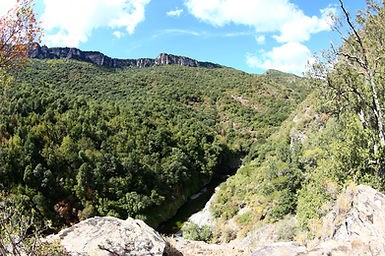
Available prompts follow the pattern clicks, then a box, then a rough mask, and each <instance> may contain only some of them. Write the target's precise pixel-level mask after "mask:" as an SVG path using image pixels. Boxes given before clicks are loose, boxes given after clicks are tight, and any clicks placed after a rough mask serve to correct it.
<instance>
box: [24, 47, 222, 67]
mask: <svg viewBox="0 0 385 256" xmlns="http://www.w3.org/2000/svg"><path fill="white" fill-rule="evenodd" d="M28 56H29V58H32V59H74V60H79V61H85V62H89V63H93V64H96V65H98V66H103V67H107V68H124V67H138V68H146V67H152V66H163V65H181V66H187V67H205V68H220V67H222V66H221V65H218V64H214V63H211V62H202V61H197V60H194V59H191V58H189V57H185V56H177V55H172V54H168V53H161V54H159V55H158V57H156V58H155V59H151V58H139V59H117V58H111V57H109V56H107V55H104V54H103V53H101V52H97V51H82V50H79V49H77V48H70V47H53V48H49V47H47V46H45V45H43V46H40V45H39V44H35V45H34V46H33V47H32V48H31V50H30V52H29V55H28Z"/></svg>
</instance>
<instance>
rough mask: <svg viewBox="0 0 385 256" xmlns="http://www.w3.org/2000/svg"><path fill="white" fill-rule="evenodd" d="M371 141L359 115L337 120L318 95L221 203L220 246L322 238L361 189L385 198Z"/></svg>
mask: <svg viewBox="0 0 385 256" xmlns="http://www.w3.org/2000/svg"><path fill="white" fill-rule="evenodd" d="M370 136H371V135H370V133H368V132H366V131H365V130H364V129H363V127H362V125H361V123H360V121H359V120H358V118H357V117H356V116H354V115H352V114H349V113H346V114H340V115H338V116H333V115H331V114H327V113H326V112H325V107H324V105H322V102H321V101H320V97H319V95H318V94H317V93H312V94H311V95H309V96H308V98H307V99H306V100H305V101H304V102H303V103H301V104H300V105H299V107H298V108H297V109H296V110H295V111H294V112H293V113H292V114H291V115H290V117H289V118H288V119H287V120H286V121H285V122H283V123H282V125H281V127H280V128H279V130H277V131H276V132H275V133H273V134H272V135H271V136H270V137H269V138H268V139H267V140H266V143H260V144H258V143H255V144H254V145H253V146H252V147H251V150H250V152H249V155H248V156H247V158H246V160H245V162H244V165H243V166H242V167H241V168H240V169H239V170H238V171H237V173H236V174H235V175H234V176H232V177H230V178H229V179H228V180H227V181H226V182H225V183H224V184H222V185H221V186H220V189H219V190H218V191H217V193H216V194H215V195H214V198H213V199H212V204H211V211H212V214H213V216H214V217H215V218H216V225H215V226H214V228H213V232H214V238H215V239H216V240H217V241H220V242H228V241H230V240H234V239H238V240H242V241H243V242H244V243H246V244H248V245H249V246H257V245H260V244H263V243H266V242H273V241H293V240H296V241H303V240H304V239H305V238H306V237H314V238H319V237H320V235H321V234H320V231H321V227H322V218H323V217H324V216H325V214H326V213H327V212H328V211H329V210H330V207H331V206H332V205H333V202H334V201H335V200H336V198H337V196H338V194H339V193H340V191H341V190H342V189H343V188H344V187H345V186H346V184H349V183H350V182H351V181H354V182H356V183H358V184H369V185H371V186H373V187H375V188H377V189H380V190H382V188H383V185H382V184H383V178H382V175H381V172H380V171H379V170H377V169H375V165H374V164H373V162H372V164H370V163H371V160H370V159H373V146H372V145H371V144H370V141H371V140H370V138H371V137H370Z"/></svg>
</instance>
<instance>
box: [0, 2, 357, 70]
mask: <svg viewBox="0 0 385 256" xmlns="http://www.w3.org/2000/svg"><path fill="white" fill-rule="evenodd" d="M15 1H16V0H0V14H4V12H5V11H6V10H7V9H8V8H10V6H12V5H13V4H14V2H15ZM35 2H36V5H35V9H36V12H37V13H38V17H39V19H40V20H41V22H42V24H43V27H44V29H45V37H44V39H43V43H44V44H46V45H48V46H70V47H78V48H80V49H82V50H96V51H100V52H103V53H105V54H107V55H109V56H111V57H117V58H140V57H151V58H155V57H156V56H157V55H158V54H159V53H161V52H167V53H172V54H176V55H184V56H189V57H192V58H195V59H198V60H202V61H211V62H215V63H219V64H222V65H226V66H230V67H234V68H236V69H240V70H243V71H246V72H249V73H262V72H264V71H265V70H266V69H270V68H274V69H278V70H282V71H286V72H291V73H296V74H301V72H303V71H304V68H305V64H306V63H307V61H308V60H309V59H311V56H312V54H313V53H314V52H316V51H320V50H321V49H323V48H327V47H328V46H329V44H330V41H332V40H336V39H337V37H336V36H335V35H334V34H333V32H331V31H330V25H331V21H330V18H329V14H330V13H337V14H338V13H339V10H338V5H337V3H338V1H337V0H319V1H312V0H166V1H165V0H66V1H60V0H35ZM345 2H346V5H347V7H348V8H349V10H351V12H352V13H353V12H355V11H356V10H357V9H359V8H362V7H363V6H364V0H354V1H348V0H346V1H345ZM351 2H354V3H351Z"/></svg>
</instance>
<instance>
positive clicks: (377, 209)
mask: <svg viewBox="0 0 385 256" xmlns="http://www.w3.org/2000/svg"><path fill="white" fill-rule="evenodd" d="M252 255H253V256H265V255H285V256H295V255H312V256H322V255H356V256H364V255H385V195H383V194H381V193H379V192H378V191H376V190H374V189H373V188H371V187H368V186H364V185H359V186H350V187H348V188H347V189H346V190H345V191H344V192H343V193H342V194H341V195H340V196H339V198H338V199H337V201H336V204H335V206H334V208H333V210H332V211H331V212H329V213H328V214H327V215H326V217H325V218H324V225H323V230H322V238H321V239H320V240H315V241H306V243H304V244H299V243H295V242H287V243H271V244H266V245H264V246H261V247H259V248H257V249H256V250H255V251H254V252H253V254H252Z"/></svg>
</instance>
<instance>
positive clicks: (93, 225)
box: [47, 217, 166, 256]
mask: <svg viewBox="0 0 385 256" xmlns="http://www.w3.org/2000/svg"><path fill="white" fill-rule="evenodd" d="M47 240H48V241H58V242H59V243H60V244H61V245H62V247H63V248H64V249H65V251H66V252H68V254H69V255H76V256H82V255H84V256H86V255H100V256H104V255H105V256H107V255H131V256H145V255H152V256H157V255H158V256H161V255H163V253H164V251H165V249H166V242H165V241H164V239H163V238H162V237H161V236H160V235H159V234H158V233H157V232H155V231H154V230H153V229H152V228H151V227H149V226H147V225H146V224H145V223H144V222H143V221H141V220H134V219H132V218H128V219H127V220H120V219H117V218H114V217H94V218H90V219H87V220H84V221H81V222H79V223H78V224H76V225H74V226H72V227H70V228H67V229H64V230H62V231H60V232H59V233H58V234H56V235H53V236H50V237H48V238H47Z"/></svg>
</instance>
